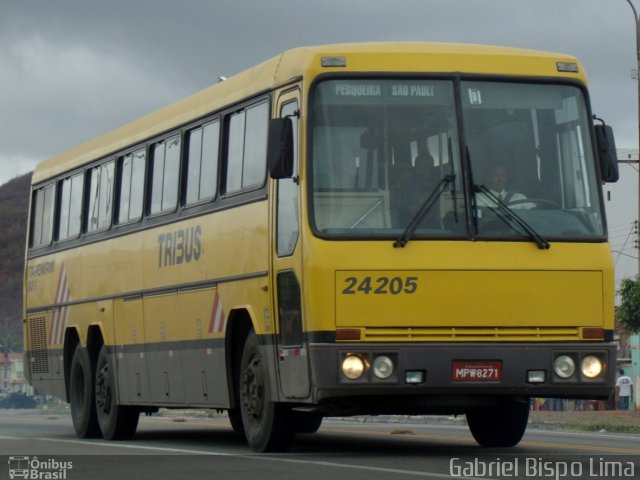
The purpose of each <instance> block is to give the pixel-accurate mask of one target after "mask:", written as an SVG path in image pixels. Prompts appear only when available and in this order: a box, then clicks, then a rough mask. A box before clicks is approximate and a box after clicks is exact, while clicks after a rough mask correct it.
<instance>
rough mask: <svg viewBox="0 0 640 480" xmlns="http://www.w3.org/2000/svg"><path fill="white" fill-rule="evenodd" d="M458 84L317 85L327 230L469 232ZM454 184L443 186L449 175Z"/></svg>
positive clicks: (317, 141)
mask: <svg viewBox="0 0 640 480" xmlns="http://www.w3.org/2000/svg"><path fill="white" fill-rule="evenodd" d="M453 91H454V89H453V82H451V81H437V80H330V81H325V82H322V83H320V84H319V85H318V86H317V88H316V89H315V95H314V109H313V112H314V113H313V130H312V136H313V141H312V142H313V151H312V158H313V165H312V170H313V190H314V194H313V200H314V205H313V212H314V221H315V227H316V229H317V231H319V232H320V233H321V234H323V235H337V236H367V237H371V236H373V237H375V236H378V237H380V236H382V237H397V236H399V235H400V234H401V233H402V232H403V231H404V230H405V229H406V227H407V225H408V224H409V223H410V222H411V221H412V219H413V218H414V217H415V216H416V214H417V212H418V211H420V209H421V207H422V206H423V205H424V203H425V202H427V199H428V198H429V196H430V194H431V193H432V192H434V191H435V192H436V195H435V197H437V198H435V199H434V202H433V204H432V205H431V207H430V208H428V209H427V210H428V211H426V212H424V214H423V215H421V218H420V221H419V222H418V225H417V227H416V229H415V231H414V232H413V237H414V238H416V237H421V236H422V237H424V236H425V235H426V236H456V235H457V236H460V235H462V234H465V233H466V227H465V217H464V200H463V195H462V189H461V178H462V176H461V175H460V174H459V172H460V170H461V169H460V155H459V142H458V134H457V128H456V116H455V102H454V93H453ZM449 175H453V176H454V179H453V181H450V182H446V189H445V190H444V191H439V189H438V186H439V184H441V182H442V181H443V179H445V177H447V176H449Z"/></svg>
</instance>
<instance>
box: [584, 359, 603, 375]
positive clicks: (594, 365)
mask: <svg viewBox="0 0 640 480" xmlns="http://www.w3.org/2000/svg"><path fill="white" fill-rule="evenodd" d="M580 370H581V371H582V375H584V376H585V377H587V378H596V377H597V376H598V375H600V374H601V373H602V371H603V370H604V365H602V360H600V359H599V358H598V357H596V356H595V355H587V356H586V357H584V358H583V359H582V363H581V364H580Z"/></svg>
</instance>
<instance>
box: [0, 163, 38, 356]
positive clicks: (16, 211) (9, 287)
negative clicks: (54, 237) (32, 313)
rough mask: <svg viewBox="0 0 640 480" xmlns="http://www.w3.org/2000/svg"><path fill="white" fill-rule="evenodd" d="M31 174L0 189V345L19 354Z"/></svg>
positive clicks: (15, 179)
mask: <svg viewBox="0 0 640 480" xmlns="http://www.w3.org/2000/svg"><path fill="white" fill-rule="evenodd" d="M30 185H31V173H28V174H26V175H22V176H19V177H16V178H14V179H13V180H10V181H9V182H7V183H5V184H4V185H0V345H3V346H5V345H8V346H9V349H10V350H12V351H22V276H23V270H24V246H25V237H26V232H27V211H28V209H29V190H30Z"/></svg>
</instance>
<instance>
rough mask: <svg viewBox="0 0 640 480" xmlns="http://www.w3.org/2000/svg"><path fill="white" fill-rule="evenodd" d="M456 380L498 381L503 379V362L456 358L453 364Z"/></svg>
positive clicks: (453, 374) (454, 379)
mask: <svg viewBox="0 0 640 480" xmlns="http://www.w3.org/2000/svg"><path fill="white" fill-rule="evenodd" d="M451 378H452V379H453V381H454V382H497V381H500V380H502V362H501V361H499V360H481V361H473V360H471V361H469V360H456V361H454V362H453V365H452V366H451Z"/></svg>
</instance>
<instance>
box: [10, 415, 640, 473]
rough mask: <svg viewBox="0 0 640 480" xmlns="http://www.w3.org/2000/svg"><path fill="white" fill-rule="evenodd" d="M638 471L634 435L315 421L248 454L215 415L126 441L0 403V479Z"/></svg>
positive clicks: (153, 420)
mask: <svg viewBox="0 0 640 480" xmlns="http://www.w3.org/2000/svg"><path fill="white" fill-rule="evenodd" d="M10 474H14V475H16V477H15V478H20V477H19V475H26V477H22V478H40V479H47V478H48V479H51V478H53V479H63V480H67V479H68V480H92V479H116V480H118V479H122V480H125V479H127V480H128V479H129V478H131V479H136V480H137V479H140V480H146V479H149V480H164V479H199V478H202V479H243V480H249V479H259V480H268V479H279V480H280V479H305V480H313V479H323V480H326V479H330V480H338V479H349V480H359V479H367V480H378V479H385V480H386V479H396V478H398V479H401V478H411V477H414V478H415V477H418V478H433V479H436V478H437V479H439V478H481V479H489V478H491V479H506V478H539V479H555V480H560V479H565V478H584V479H587V478H589V479H594V478H638V477H640V435H627V434H611V433H605V432H603V433H578V432H556V431H544V430H529V431H528V432H527V433H526V435H525V438H524V439H523V441H522V442H521V443H520V444H519V445H518V446H517V447H515V448H512V449H484V448H480V447H478V446H477V444H476V443H475V442H474V440H473V438H472V437H471V435H470V433H469V431H468V429H467V428H466V426H463V425H424V424H397V423H374V422H367V423H357V422H351V421H340V420H325V422H324V423H323V426H322V428H321V429H320V431H319V432H318V433H316V434H314V435H301V436H299V437H298V438H297V441H296V442H295V444H294V446H293V448H292V450H291V451H290V452H288V453H280V454H256V453H253V452H251V451H250V450H249V448H248V447H247V446H246V445H245V444H244V443H242V442H241V441H239V440H238V439H237V438H236V437H235V436H234V434H233V432H232V430H231V427H230V426H229V423H228V421H227V420H226V418H225V417H217V418H213V419H198V418H194V419H191V418H187V419H185V418H173V419H172V418H164V417H143V418H142V419H141V422H140V426H139V428H138V432H137V434H136V436H135V437H134V439H133V440H131V441H126V442H107V441H104V440H81V439H78V438H76V437H75V435H74V433H73V427H72V426H71V421H70V418H69V417H68V416H66V415H47V414H39V413H25V412H15V411H10V410H5V411H0V479H4V478H10Z"/></svg>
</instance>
